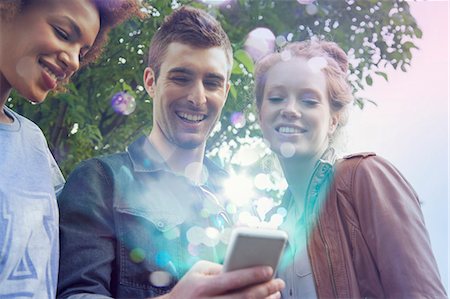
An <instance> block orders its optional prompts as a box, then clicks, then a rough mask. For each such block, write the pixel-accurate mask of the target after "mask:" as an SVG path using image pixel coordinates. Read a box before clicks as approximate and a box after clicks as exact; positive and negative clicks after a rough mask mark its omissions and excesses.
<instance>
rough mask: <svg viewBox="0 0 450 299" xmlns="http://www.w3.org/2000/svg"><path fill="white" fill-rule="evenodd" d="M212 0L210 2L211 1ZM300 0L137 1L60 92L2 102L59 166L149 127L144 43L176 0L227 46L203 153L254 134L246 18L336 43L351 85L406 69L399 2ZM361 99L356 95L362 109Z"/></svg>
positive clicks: (410, 31) (410, 40) (410, 24)
mask: <svg viewBox="0 0 450 299" xmlns="http://www.w3.org/2000/svg"><path fill="white" fill-rule="evenodd" d="M211 2H213V1H211ZM303 2H305V1H304V0H303V1H277V0H271V1H270V0H266V1H262V0H229V1H227V2H226V3H225V4H222V5H221V6H213V5H207V4H205V3H203V2H202V3H200V2H198V1H176V0H174V1H166V0H153V1H152V0H144V1H143V3H144V5H146V10H147V12H148V13H149V15H150V16H149V17H148V18H147V19H146V20H144V21H139V20H130V21H129V22H127V23H126V24H124V25H123V26H120V27H119V28H116V29H115V30H113V31H112V33H111V35H110V41H109V44H108V45H107V46H106V47H105V51H104V54H103V56H102V58H101V59H100V60H99V61H98V62H97V63H95V64H92V65H90V66H89V67H87V68H85V69H83V70H81V71H80V72H79V73H78V74H77V75H76V77H74V78H73V80H72V83H70V84H69V85H68V86H67V92H65V93H59V94H53V95H51V96H49V98H48V99H47V100H46V101H45V102H44V103H43V104H41V105H39V106H32V105H29V104H28V103H27V102H26V101H24V100H22V99H20V97H19V96H18V95H16V94H13V95H12V98H11V99H10V100H9V101H8V104H7V105H8V106H10V107H12V108H13V109H15V110H16V111H17V112H19V113H21V114H23V115H25V116H26V117H28V118H30V119H32V120H33V121H35V122H36V123H37V124H38V125H39V126H40V127H41V128H42V130H43V131H44V134H45V135H46V136H47V138H48V142H49V146H50V148H51V150H52V152H53V153H54V155H55V157H56V159H57V161H58V162H59V164H60V166H61V168H62V170H63V172H64V173H65V175H67V174H68V173H69V172H70V171H71V170H72V169H73V168H74V165H75V164H76V163H78V162H79V161H81V160H84V159H87V158H90V157H92V156H95V155H99V154H106V153H112V152H117V151H122V150H124V148H125V146H126V145H127V144H128V143H130V142H131V141H132V140H133V139H135V138H136V137H137V136H138V135H140V134H148V133H149V132H150V129H151V126H152V114H151V111H152V102H151V100H150V99H149V98H148V96H147V94H146V92H145V90H144V88H143V87H142V74H143V70H144V68H145V57H146V53H147V50H148V43H149V41H150V39H151V37H152V35H153V33H154V32H155V30H156V29H157V28H158V26H159V24H160V23H161V22H162V20H163V18H164V16H166V15H168V14H170V12H171V11H172V9H174V8H176V7H178V6H179V5H181V4H188V5H193V6H196V7H201V8H204V9H206V10H208V12H210V13H211V14H212V15H214V16H216V17H217V19H218V20H219V21H220V22H221V23H222V24H223V27H224V29H225V31H226V32H227V33H228V35H229V37H230V39H231V41H232V44H233V48H234V50H235V53H234V59H235V65H234V67H233V71H232V77H231V83H232V89H231V92H230V95H229V98H228V101H227V104H226V106H225V108H224V110H223V114H222V118H221V119H220V124H219V125H218V127H217V130H215V133H214V134H213V136H212V137H211V139H210V140H209V142H208V145H207V146H208V151H209V152H210V155H211V156H216V157H217V156H218V155H219V148H220V147H223V146H226V147H228V148H229V149H230V150H231V151H230V155H229V156H225V157H224V156H222V157H221V159H222V161H226V162H229V161H232V156H233V154H234V153H236V151H237V149H238V148H239V147H240V146H242V144H245V143H246V142H248V140H249V138H248V137H253V136H259V133H258V130H257V125H256V124H255V118H256V117H255V114H254V110H253V109H254V108H253V103H252V102H253V95H252V88H253V87H252V83H253V81H252V75H251V72H252V69H253V62H252V61H251V59H250V58H249V57H248V55H247V54H246V53H245V52H244V51H243V50H242V49H243V44H244V41H245V37H246V35H247V34H248V33H249V32H250V31H251V30H252V29H254V28H256V27H267V28H270V29H271V30H272V31H273V32H274V34H275V36H279V35H282V36H284V37H285V38H286V39H287V40H288V41H294V40H303V39H307V38H311V37H312V36H319V37H324V38H327V39H331V40H333V41H336V42H337V43H339V44H340V45H341V46H342V47H343V48H344V50H346V51H347V53H348V54H349V55H350V57H351V58H352V61H353V63H352V65H351V74H352V75H350V77H349V78H350V80H351V82H352V84H353V86H354V88H355V93H356V92H357V91H358V90H361V89H363V88H364V86H367V85H372V82H373V76H382V77H384V78H385V79H386V80H387V79H388V78H387V75H386V73H385V72H384V69H385V67H386V66H388V65H392V66H393V67H394V68H395V69H398V68H400V69H401V70H402V71H406V70H407V69H408V66H410V64H411V59H412V51H411V50H412V49H413V48H417V47H416V45H415V44H414V40H415V39H416V38H420V37H421V35H422V32H421V30H420V29H419V27H418V25H417V23H416V21H415V19H414V17H413V16H412V15H411V13H410V11H409V5H408V3H406V2H405V1H394V0H382V1H381V0H380V1H377V0H365V1H354V0H346V1H337V0H317V1H315V2H313V3H312V4H308V5H304V4H301V3H303ZM121 90H126V91H128V92H129V93H130V94H132V95H133V96H135V98H136V102H137V108H136V111H135V112H134V113H132V114H131V115H128V116H124V115H119V114H116V113H115V112H114V111H113V110H112V108H111V105H110V100H111V97H112V96H113V95H114V94H115V93H116V92H118V91H121ZM367 101H368V100H366V99H361V98H356V104H357V105H358V106H359V107H361V108H363V106H364V104H365V103H366V102H367ZM235 111H240V112H243V113H245V115H246V123H245V126H243V127H236V126H234V125H233V124H232V123H230V117H231V115H232V113H233V112H235Z"/></svg>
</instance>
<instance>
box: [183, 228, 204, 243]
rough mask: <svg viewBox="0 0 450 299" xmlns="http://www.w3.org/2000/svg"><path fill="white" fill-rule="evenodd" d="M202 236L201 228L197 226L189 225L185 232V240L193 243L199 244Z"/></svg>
mask: <svg viewBox="0 0 450 299" xmlns="http://www.w3.org/2000/svg"><path fill="white" fill-rule="evenodd" d="M204 237H205V233H204V231H203V229H202V228H201V227H199V226H193V227H191V228H190V229H189V230H188V231H187V233H186V238H187V240H188V241H189V243H192V244H193V245H199V244H200V243H202V242H203V239H204Z"/></svg>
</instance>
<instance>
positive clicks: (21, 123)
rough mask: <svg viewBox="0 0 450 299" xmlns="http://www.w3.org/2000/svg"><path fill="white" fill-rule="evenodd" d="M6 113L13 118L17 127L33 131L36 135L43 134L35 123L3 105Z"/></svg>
mask: <svg viewBox="0 0 450 299" xmlns="http://www.w3.org/2000/svg"><path fill="white" fill-rule="evenodd" d="M4 109H5V112H6V114H8V115H9V116H10V117H12V118H13V120H14V122H17V126H16V125H14V126H15V127H17V129H19V130H26V131H28V132H33V133H35V134H38V135H43V133H42V130H41V129H40V128H39V126H38V125H37V124H35V123H34V122H33V121H32V120H30V119H28V118H26V117H25V116H23V115H21V114H19V113H17V112H15V111H14V110H12V109H10V108H8V107H4Z"/></svg>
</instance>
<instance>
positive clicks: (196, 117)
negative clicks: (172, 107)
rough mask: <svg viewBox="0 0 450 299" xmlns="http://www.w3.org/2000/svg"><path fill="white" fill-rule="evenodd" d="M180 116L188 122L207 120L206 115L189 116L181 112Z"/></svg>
mask: <svg viewBox="0 0 450 299" xmlns="http://www.w3.org/2000/svg"><path fill="white" fill-rule="evenodd" d="M178 116H180V117H181V118H184V119H186V120H189V121H196V122H198V121H201V120H203V119H205V115H201V114H188V113H186V112H179V113H178Z"/></svg>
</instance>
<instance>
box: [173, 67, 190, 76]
mask: <svg viewBox="0 0 450 299" xmlns="http://www.w3.org/2000/svg"><path fill="white" fill-rule="evenodd" d="M168 73H169V74H173V73H183V74H186V75H194V72H193V71H192V70H190V69H188V68H186V67H181V66H180V67H174V68H172V69H170V70H169V72H168Z"/></svg>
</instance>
